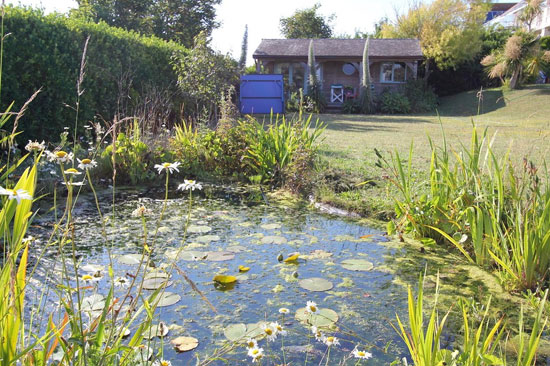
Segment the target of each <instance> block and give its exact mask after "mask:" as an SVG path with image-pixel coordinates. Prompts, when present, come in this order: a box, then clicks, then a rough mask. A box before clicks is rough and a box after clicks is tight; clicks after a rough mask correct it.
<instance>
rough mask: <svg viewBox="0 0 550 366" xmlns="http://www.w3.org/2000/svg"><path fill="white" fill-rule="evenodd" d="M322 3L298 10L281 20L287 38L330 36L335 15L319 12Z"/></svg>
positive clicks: (280, 25) (282, 29)
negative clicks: (324, 14)
mask: <svg viewBox="0 0 550 366" xmlns="http://www.w3.org/2000/svg"><path fill="white" fill-rule="evenodd" d="M320 7H321V4H319V3H317V4H315V5H313V6H312V7H311V8H307V9H300V10H296V11H295V12H294V14H293V15H291V16H289V17H287V18H285V17H282V18H281V19H280V20H279V28H280V30H281V33H282V34H283V36H285V37H286V38H330V37H332V26H331V24H330V22H331V21H332V20H333V19H334V15H331V16H329V17H328V18H325V17H323V16H322V15H319V14H317V10H319V8H320Z"/></svg>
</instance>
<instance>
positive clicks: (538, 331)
mask: <svg viewBox="0 0 550 366" xmlns="http://www.w3.org/2000/svg"><path fill="white" fill-rule="evenodd" d="M438 284H439V279H438ZM438 284H437V285H438ZM423 287H424V279H423V277H422V276H421V277H420V280H419V284H418V293H417V296H416V300H415V297H414V295H413V292H412V290H411V288H410V287H409V289H408V313H409V314H408V315H409V327H408V329H407V328H406V327H405V323H404V322H403V321H402V320H401V319H400V318H399V316H398V315H396V318H397V324H398V327H395V326H394V329H395V331H396V332H397V333H398V334H399V335H400V336H401V338H402V339H403V341H404V342H405V344H406V345H407V348H408V350H409V354H410V356H411V358H412V361H413V364H414V365H415V366H440V365H448V366H492V365H506V364H507V362H506V358H505V357H502V354H503V352H504V348H505V346H504V344H503V343H504V342H507V340H505V338H506V337H505V334H506V330H505V323H504V321H503V318H500V319H493V317H492V316H491V306H490V305H491V299H489V301H488V303H487V305H486V306H485V310H484V311H483V313H482V314H477V315H476V314H472V313H473V312H474V311H475V310H476V306H475V304H474V303H472V302H469V301H466V300H465V299H463V298H461V299H459V307H460V312H461V315H462V332H463V336H462V338H461V339H460V341H457V342H456V343H458V344H455V345H454V347H455V351H451V350H449V349H445V348H442V347H441V342H442V339H443V334H444V332H443V330H444V326H445V323H446V322H447V319H448V317H449V314H450V311H451V310H449V312H447V313H446V314H445V315H444V316H443V317H441V318H440V317H439V316H438V313H437V306H438V303H437V301H438V295H439V287H438V286H436V290H435V302H434V304H433V306H432V308H431V310H430V312H429V314H430V315H429V319H428V322H427V324H426V323H425V321H424V296H423ZM547 296H548V292H546V293H545V294H544V297H543V299H542V301H541V302H540V304H539V306H538V312H537V314H536V316H535V319H534V321H533V325H532V328H531V329H532V330H531V334H527V335H526V334H525V333H524V329H525V321H524V318H523V308H522V309H521V312H520V319H519V335H518V336H519V344H518V347H517V348H518V349H517V354H518V357H517V365H518V366H520V365H522V366H533V365H535V363H536V352H537V349H538V346H539V342H540V338H541V336H542V333H543V331H544V329H545V328H546V320H544V319H543V315H542V314H543V311H544V307H545V304H546V298H547ZM527 338H528V339H527Z"/></svg>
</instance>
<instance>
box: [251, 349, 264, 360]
mask: <svg viewBox="0 0 550 366" xmlns="http://www.w3.org/2000/svg"><path fill="white" fill-rule="evenodd" d="M263 355H264V349H263V348H258V347H254V348H251V349H249V350H248V356H249V357H252V362H257V361H259V360H261V359H262V357H263Z"/></svg>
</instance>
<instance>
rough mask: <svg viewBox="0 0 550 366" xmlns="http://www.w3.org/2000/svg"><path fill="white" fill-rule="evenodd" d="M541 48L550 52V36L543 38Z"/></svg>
mask: <svg viewBox="0 0 550 366" xmlns="http://www.w3.org/2000/svg"><path fill="white" fill-rule="evenodd" d="M540 48H541V49H543V50H545V51H550V36H545V37H541V39H540Z"/></svg>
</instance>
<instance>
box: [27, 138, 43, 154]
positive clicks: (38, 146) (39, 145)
mask: <svg viewBox="0 0 550 366" xmlns="http://www.w3.org/2000/svg"><path fill="white" fill-rule="evenodd" d="M45 148H46V145H45V142H44V140H42V142H38V141H31V140H29V143H28V144H27V146H25V150H27V151H29V152H31V151H34V150H36V151H42V150H44V149H45Z"/></svg>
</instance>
